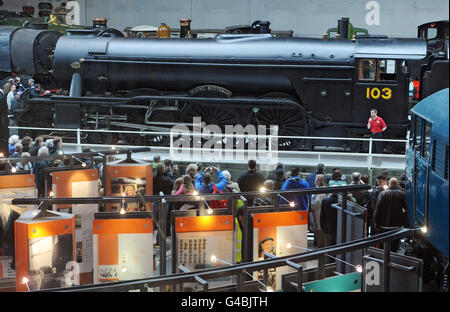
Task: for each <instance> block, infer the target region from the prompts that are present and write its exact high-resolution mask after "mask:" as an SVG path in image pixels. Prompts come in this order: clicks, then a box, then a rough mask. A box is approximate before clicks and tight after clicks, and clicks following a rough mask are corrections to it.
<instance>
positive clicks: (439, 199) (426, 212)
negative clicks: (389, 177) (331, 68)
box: [406, 88, 450, 291]
mask: <svg viewBox="0 0 450 312" xmlns="http://www.w3.org/2000/svg"><path fill="white" fill-rule="evenodd" d="M411 118H412V119H411V122H412V124H411V135H410V148H409V149H408V150H407V152H406V197H407V202H408V216H409V219H410V222H411V225H412V226H418V227H421V228H422V231H421V233H420V235H418V237H416V239H415V241H414V245H413V247H414V251H413V253H414V254H415V255H416V256H419V257H420V258H422V259H424V264H425V268H426V269H425V274H424V282H426V281H427V280H429V279H434V280H435V281H436V283H437V284H438V285H439V286H440V287H441V289H442V290H446V291H448V250H449V233H448V227H449V219H448V218H449V215H448V211H449V192H448V178H449V167H450V166H449V141H448V131H449V124H448V120H449V89H448V88H447V89H444V90H441V91H439V92H436V93H434V94H432V95H430V96H429V97H427V98H425V99H424V100H422V101H420V102H419V103H418V104H417V105H415V106H414V108H413V109H412V110H411Z"/></svg>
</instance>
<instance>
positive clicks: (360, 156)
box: [9, 126, 409, 169]
mask: <svg viewBox="0 0 450 312" xmlns="http://www.w3.org/2000/svg"><path fill="white" fill-rule="evenodd" d="M9 129H11V130H13V129H15V130H37V131H49V132H74V133H75V136H76V143H66V142H65V143H64V146H71V147H74V148H75V149H76V151H77V152H81V150H82V147H89V148H102V149H108V148H116V147H117V148H118V147H124V148H130V147H150V148H151V150H152V151H155V152H158V153H164V152H165V153H170V149H171V146H170V145H168V146H160V145H146V146H136V145H133V146H131V145H125V144H114V145H112V144H90V143H85V142H82V133H105V134H132V135H139V136H145V135H152V136H169V137H170V143H173V137H174V136H179V135H182V134H185V135H189V136H196V137H198V138H200V137H201V138H208V139H209V138H211V137H220V138H223V139H225V138H229V137H231V138H247V139H249V138H258V139H268V140H269V142H272V140H277V141H278V140H281V139H291V140H292V139H297V140H334V141H347V142H349V141H359V142H361V141H362V142H368V145H369V146H368V152H367V153H354V152H339V151H284V150H277V151H276V152H277V153H278V161H284V162H286V163H288V160H292V161H294V160H297V162H294V163H298V161H299V160H304V162H306V163H303V164H302V165H308V164H309V163H311V165H315V164H317V163H319V162H326V161H328V163H330V160H338V159H341V160H343V161H344V162H345V159H347V160H348V161H347V162H350V163H349V166H347V167H361V166H362V164H364V167H367V168H369V169H371V168H376V167H383V168H387V169H389V168H393V169H404V162H405V154H375V153H373V143H374V142H377V141H382V142H384V143H386V142H392V143H404V144H405V150H406V149H407V148H408V142H409V140H408V137H407V138H406V139H404V140H398V139H373V138H343V137H309V136H278V135H270V134H268V135H259V134H257V135H252V134H217V133H208V134H204V133H201V132H193V131H188V132H184V131H179V130H177V131H175V132H171V131H129V130H105V129H64V128H38V127H17V126H10V127H9ZM408 135H409V132H408ZM266 146H267V148H268V151H269V152H270V151H271V150H270V149H271V144H267V145H266ZM185 150H187V151H189V152H199V151H200V152H201V151H204V149H203V148H195V147H190V148H185ZM221 151H222V152H223V153H226V152H234V153H239V152H242V153H245V152H248V149H221ZM194 155H200V158H199V159H188V160H186V161H200V162H204V161H208V160H207V159H204V158H202V155H203V154H202V153H194ZM356 159H357V161H356ZM355 161H356V163H354V164H351V162H355ZM335 163H336V162H335ZM336 164H337V163H336ZM330 165H331V164H330Z"/></svg>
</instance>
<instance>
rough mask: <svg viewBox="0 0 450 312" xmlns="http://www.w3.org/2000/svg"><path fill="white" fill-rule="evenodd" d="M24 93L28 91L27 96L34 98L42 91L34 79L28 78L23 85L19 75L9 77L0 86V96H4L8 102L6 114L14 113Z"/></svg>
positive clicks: (19, 106) (18, 107)
mask: <svg viewBox="0 0 450 312" xmlns="http://www.w3.org/2000/svg"><path fill="white" fill-rule="evenodd" d="M25 93H28V98H34V97H39V96H41V95H42V94H43V91H42V89H41V86H40V85H39V84H36V83H35V82H34V79H28V81H27V82H26V84H25V85H24V84H23V83H22V79H21V78H20V77H19V76H15V78H9V79H8V81H7V82H6V83H5V84H4V85H3V86H0V96H2V97H3V98H5V99H6V103H7V104H8V114H14V112H16V111H17V110H18V109H20V108H21V101H20V98H21V96H22V95H23V94H25Z"/></svg>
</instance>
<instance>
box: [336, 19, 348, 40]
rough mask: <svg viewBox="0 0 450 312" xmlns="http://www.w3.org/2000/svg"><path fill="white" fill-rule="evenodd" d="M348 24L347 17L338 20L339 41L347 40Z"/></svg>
mask: <svg viewBox="0 0 450 312" xmlns="http://www.w3.org/2000/svg"><path fill="white" fill-rule="evenodd" d="M348 23H349V18H348V17H343V18H342V19H340V20H338V33H339V34H340V35H341V39H348Z"/></svg>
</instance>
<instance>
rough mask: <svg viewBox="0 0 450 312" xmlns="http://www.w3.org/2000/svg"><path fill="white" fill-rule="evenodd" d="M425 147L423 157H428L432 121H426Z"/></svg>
mask: <svg viewBox="0 0 450 312" xmlns="http://www.w3.org/2000/svg"><path fill="white" fill-rule="evenodd" d="M423 138H424V140H423V149H422V157H424V158H427V159H428V157H430V153H431V151H430V144H431V123H429V122H427V121H425V132H424V136H423Z"/></svg>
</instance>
